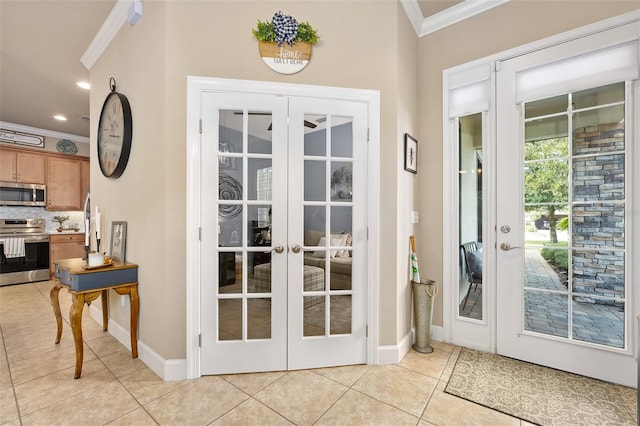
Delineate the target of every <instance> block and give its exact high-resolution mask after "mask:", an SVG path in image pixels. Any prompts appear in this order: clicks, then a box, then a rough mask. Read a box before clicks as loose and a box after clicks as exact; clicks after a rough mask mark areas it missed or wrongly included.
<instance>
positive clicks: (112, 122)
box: [98, 77, 133, 178]
mask: <svg viewBox="0 0 640 426" xmlns="http://www.w3.org/2000/svg"><path fill="white" fill-rule="evenodd" d="M109 86H110V87H111V93H109V94H108V95H107V98H106V99H105V100H104V104H103V105H102V111H101V112H100V121H98V163H99V164H100V170H101V171H102V174H103V175H105V176H106V177H109V178H118V177H120V175H122V173H123V172H124V169H125V168H126V167H127V162H128V161H129V153H130V152H131V135H132V133H133V120H132V119H131V106H130V105H129V100H128V99H127V97H126V96H125V95H123V94H122V93H118V92H116V81H115V80H114V79H113V77H112V78H111V79H110V80H109Z"/></svg>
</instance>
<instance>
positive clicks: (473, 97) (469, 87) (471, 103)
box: [448, 64, 491, 118]
mask: <svg viewBox="0 0 640 426" xmlns="http://www.w3.org/2000/svg"><path fill="white" fill-rule="evenodd" d="M448 83H449V84H448V88H449V91H448V98H449V99H448V101H449V108H448V109H449V118H454V117H462V116H465V115H469V114H472V113H477V112H484V111H488V110H489V100H490V99H491V68H490V64H483V65H480V66H476V67H472V68H467V69H464V70H460V71H457V72H454V73H452V74H450V75H449V81H448Z"/></svg>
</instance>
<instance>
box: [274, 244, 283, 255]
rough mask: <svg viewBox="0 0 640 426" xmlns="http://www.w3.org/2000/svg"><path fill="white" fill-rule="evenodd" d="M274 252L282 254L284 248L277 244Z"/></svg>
mask: <svg viewBox="0 0 640 426" xmlns="http://www.w3.org/2000/svg"><path fill="white" fill-rule="evenodd" d="M273 251H275V252H276V253H282V252H283V251H284V247H283V246H282V245H280V244H277V245H276V246H275V247H274V248H273Z"/></svg>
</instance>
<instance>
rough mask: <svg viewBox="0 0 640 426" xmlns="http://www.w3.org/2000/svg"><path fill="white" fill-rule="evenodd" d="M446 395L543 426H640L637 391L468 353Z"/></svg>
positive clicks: (458, 364) (464, 353) (462, 354)
mask: <svg viewBox="0 0 640 426" xmlns="http://www.w3.org/2000/svg"><path fill="white" fill-rule="evenodd" d="M634 374H635V372H634ZM445 392H446V393H448V394H451V395H455V396H458V397H461V398H464V399H466V400H469V401H471V402H475V403H477V404H481V405H484V406H486V407H489V408H492V409H494V410H498V411H501V412H503V413H506V414H509V415H511V416H514V417H518V418H520V419H522V420H526V421H528V422H530V423H535V424H538V425H543V426H552V425H599V426H600V425H611V426H620V425H636V424H637V423H636V422H637V412H636V405H637V402H636V398H637V392H636V390H635V389H633V388H629V387H625V386H621V385H615V384H612V383H607V382H603V381H600V380H596V379H591V378H588V377H583V376H578V375H575V374H571V373H566V372H564V371H558V370H554V369H551V368H547V367H542V366H539V365H535V364H530V363H527V362H523V361H518V360H515V359H512V358H507V357H504V356H500V355H495V354H489V353H485V352H478V351H474V350H470V349H464V348H463V349H462V351H461V352H460V356H459V357H458V360H457V362H456V365H455V367H454V369H453V373H452V374H451V378H450V379H449V383H448V384H447V386H446V388H445Z"/></svg>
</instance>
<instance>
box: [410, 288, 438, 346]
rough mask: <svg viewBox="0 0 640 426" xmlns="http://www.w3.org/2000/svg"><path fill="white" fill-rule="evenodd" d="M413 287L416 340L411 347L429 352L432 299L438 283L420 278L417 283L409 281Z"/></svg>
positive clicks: (435, 293)
mask: <svg viewBox="0 0 640 426" xmlns="http://www.w3.org/2000/svg"><path fill="white" fill-rule="evenodd" d="M411 284H412V287H413V312H414V316H415V325H416V336H415V337H416V342H415V343H414V345H413V349H415V350H416V351H418V352H422V353H425V354H430V353H431V352H433V348H432V347H431V346H430V344H431V321H432V319H433V299H434V298H435V297H436V295H437V294H438V285H437V284H436V282H435V281H432V280H422V281H420V282H419V283H418V282H415V281H411Z"/></svg>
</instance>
